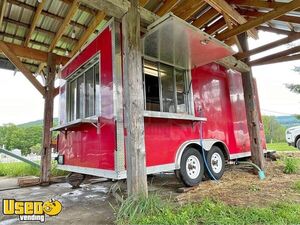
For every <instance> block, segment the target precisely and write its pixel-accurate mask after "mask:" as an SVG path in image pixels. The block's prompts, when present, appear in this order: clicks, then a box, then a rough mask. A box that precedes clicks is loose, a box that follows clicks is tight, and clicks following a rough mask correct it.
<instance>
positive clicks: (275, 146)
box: [267, 142, 298, 151]
mask: <svg viewBox="0 0 300 225" xmlns="http://www.w3.org/2000/svg"><path fill="white" fill-rule="evenodd" d="M267 149H269V150H275V151H298V149H297V148H295V147H293V146H289V145H288V144H287V143H286V142H280V143H268V144H267Z"/></svg>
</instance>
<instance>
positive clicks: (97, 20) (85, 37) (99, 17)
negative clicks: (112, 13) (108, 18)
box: [70, 11, 105, 57]
mask: <svg viewBox="0 0 300 225" xmlns="http://www.w3.org/2000/svg"><path fill="white" fill-rule="evenodd" d="M104 18H105V13H104V12H103V11H99V12H98V13H97V15H96V16H95V18H94V20H93V21H92V23H91V24H90V25H89V28H88V29H87V30H86V32H84V33H83V35H82V36H81V38H80V40H79V41H78V42H77V43H76V45H75V46H74V48H73V50H72V52H71V54H70V55H71V57H72V56H74V55H75V54H76V53H77V52H78V51H79V50H80V48H81V47H82V46H83V45H84V44H85V43H86V41H87V40H88V39H89V37H90V36H91V34H92V33H94V31H95V30H96V28H97V27H98V26H99V24H100V23H101V21H102V20H103V19H104Z"/></svg>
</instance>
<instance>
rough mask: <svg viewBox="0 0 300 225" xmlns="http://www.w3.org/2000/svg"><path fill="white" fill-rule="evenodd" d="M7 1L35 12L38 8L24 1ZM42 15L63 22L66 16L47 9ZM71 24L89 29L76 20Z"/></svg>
mask: <svg viewBox="0 0 300 225" xmlns="http://www.w3.org/2000/svg"><path fill="white" fill-rule="evenodd" d="M46 1H47V0H46ZM72 1H73V0H72ZM7 2H9V3H11V4H13V5H17V6H19V7H21V8H25V9H28V10H31V11H33V12H35V11H36V10H37V8H36V7H34V6H32V5H28V4H26V3H24V2H20V1H18V0H7ZM94 14H95V13H94ZM41 15H43V16H47V17H49V18H52V19H55V20H58V22H62V21H63V20H64V17H62V16H59V15H56V14H53V13H50V12H48V11H46V10H42V12H41ZM70 24H71V25H72V26H75V27H78V28H79V29H82V30H86V29H87V27H86V26H85V25H83V24H80V23H77V22H75V21H71V22H70Z"/></svg>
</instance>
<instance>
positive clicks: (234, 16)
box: [205, 0, 258, 39]
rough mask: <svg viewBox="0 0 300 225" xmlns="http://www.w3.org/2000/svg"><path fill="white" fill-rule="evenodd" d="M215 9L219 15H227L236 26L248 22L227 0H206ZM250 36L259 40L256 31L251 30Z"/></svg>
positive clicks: (249, 31)
mask: <svg viewBox="0 0 300 225" xmlns="http://www.w3.org/2000/svg"><path fill="white" fill-rule="evenodd" d="M205 1H206V2H207V3H208V4H210V5H211V6H212V7H213V8H215V9H216V10H217V11H218V12H219V13H222V14H226V15H227V16H228V19H229V20H230V21H231V22H232V23H233V24H235V25H237V24H244V23H246V22H247V20H246V19H245V18H244V17H243V16H241V15H240V14H239V13H238V12H237V11H236V10H235V9H234V8H232V7H231V6H230V5H229V4H228V3H227V2H226V1H225V0H205ZM248 34H249V35H250V36H251V37H253V38H255V39H257V38H258V36H257V31H256V30H255V29H253V28H252V29H249V30H248Z"/></svg>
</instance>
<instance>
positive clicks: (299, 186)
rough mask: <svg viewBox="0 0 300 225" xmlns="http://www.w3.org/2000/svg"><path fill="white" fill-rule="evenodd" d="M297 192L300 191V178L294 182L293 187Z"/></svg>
mask: <svg viewBox="0 0 300 225" xmlns="http://www.w3.org/2000/svg"><path fill="white" fill-rule="evenodd" d="M293 188H294V189H295V190H296V191H297V192H299V193H300V180H298V181H296V182H295V183H294V187H293Z"/></svg>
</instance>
